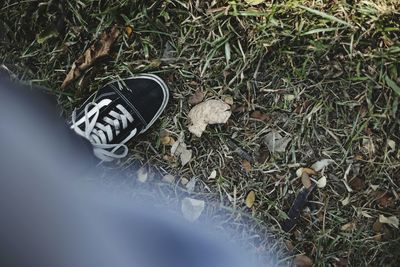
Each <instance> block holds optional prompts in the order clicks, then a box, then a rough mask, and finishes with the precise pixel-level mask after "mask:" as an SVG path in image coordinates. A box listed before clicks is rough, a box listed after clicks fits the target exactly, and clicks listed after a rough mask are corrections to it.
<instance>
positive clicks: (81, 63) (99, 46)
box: [61, 25, 120, 90]
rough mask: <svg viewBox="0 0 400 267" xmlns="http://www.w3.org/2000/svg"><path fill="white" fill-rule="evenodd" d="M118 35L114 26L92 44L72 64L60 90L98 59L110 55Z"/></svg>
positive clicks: (118, 31)
mask: <svg viewBox="0 0 400 267" xmlns="http://www.w3.org/2000/svg"><path fill="white" fill-rule="evenodd" d="M119 35H120V30H119V28H118V27H117V26H116V25H115V26H114V27H112V28H111V30H110V31H108V32H103V34H102V35H101V37H100V39H98V40H97V41H95V42H94V44H92V45H91V46H90V47H89V48H88V49H87V50H86V51H85V53H84V54H83V55H81V56H80V57H79V58H78V59H77V60H75V62H74V63H73V64H72V67H71V70H70V71H69V73H68V74H67V76H66V77H65V79H64V81H63V83H62V85H61V89H62V90H63V89H65V88H66V87H67V86H68V85H69V84H71V83H72V82H73V81H75V80H76V79H77V78H79V77H80V76H82V74H83V73H84V72H85V71H86V70H88V69H89V68H91V67H92V66H93V65H94V64H95V63H97V62H98V61H99V60H100V59H102V58H104V57H106V56H107V55H108V54H109V53H110V50H111V46H112V45H113V44H114V42H115V41H116V40H117V38H118V36H119Z"/></svg>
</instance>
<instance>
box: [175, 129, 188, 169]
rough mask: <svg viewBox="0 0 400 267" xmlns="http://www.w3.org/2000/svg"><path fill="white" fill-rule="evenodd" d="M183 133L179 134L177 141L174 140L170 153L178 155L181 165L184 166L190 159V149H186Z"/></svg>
mask: <svg viewBox="0 0 400 267" xmlns="http://www.w3.org/2000/svg"><path fill="white" fill-rule="evenodd" d="M183 137H184V136H183V134H181V136H180V138H179V140H178V141H176V142H174V144H173V145H172V147H171V154H172V155H174V156H179V158H180V160H181V163H182V166H185V165H186V164H187V163H188V162H189V161H190V160H191V159H192V150H191V149H187V145H186V144H185V142H184V141H183Z"/></svg>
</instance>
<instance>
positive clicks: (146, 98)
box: [71, 74, 169, 161]
mask: <svg viewBox="0 0 400 267" xmlns="http://www.w3.org/2000/svg"><path fill="white" fill-rule="evenodd" d="M168 99H169V91H168V87H167V85H166V84H165V83H164V81H163V80H162V79H161V78H160V77H158V76H156V75H152V74H141V75H138V76H134V77H132V78H128V79H124V80H119V81H113V82H111V83H109V84H107V85H105V86H104V87H103V88H101V89H100V90H99V91H98V92H96V93H95V94H93V95H92V96H91V97H89V99H88V100H86V102H85V103H84V104H83V105H82V106H81V107H80V108H79V109H77V110H75V111H74V113H73V114H72V122H71V129H73V130H74V131H75V132H76V133H77V134H79V135H81V136H83V137H84V138H86V139H88V140H89V141H90V142H91V143H92V145H93V151H94V154H95V156H96V157H98V158H99V159H100V160H102V161H112V160H114V159H120V158H123V157H125V156H126V155H127V154H128V148H127V146H126V145H125V144H126V143H127V142H129V141H130V140H131V139H132V138H134V137H135V136H137V135H138V134H141V133H144V132H145V131H147V129H149V128H150V126H151V125H152V124H153V123H154V122H155V121H156V120H157V119H158V117H159V116H160V115H161V113H162V112H163V111H164V109H165V107H166V105H167V102H168Z"/></svg>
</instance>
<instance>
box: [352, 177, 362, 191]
mask: <svg viewBox="0 0 400 267" xmlns="http://www.w3.org/2000/svg"><path fill="white" fill-rule="evenodd" d="M349 184H350V187H351V189H353V190H354V191H361V190H363V189H364V187H365V182H364V180H363V179H361V178H360V177H358V176H356V177H353V178H352V179H351V180H350V182H349Z"/></svg>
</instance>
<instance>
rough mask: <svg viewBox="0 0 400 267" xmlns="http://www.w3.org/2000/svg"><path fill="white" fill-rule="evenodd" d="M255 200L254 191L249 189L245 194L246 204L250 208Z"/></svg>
mask: <svg viewBox="0 0 400 267" xmlns="http://www.w3.org/2000/svg"><path fill="white" fill-rule="evenodd" d="M255 201H256V193H255V192H254V191H253V190H251V191H250V192H249V193H248V194H247V196H246V206H247V207H248V208H249V209H251V208H252V207H253V205H254V202H255Z"/></svg>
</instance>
